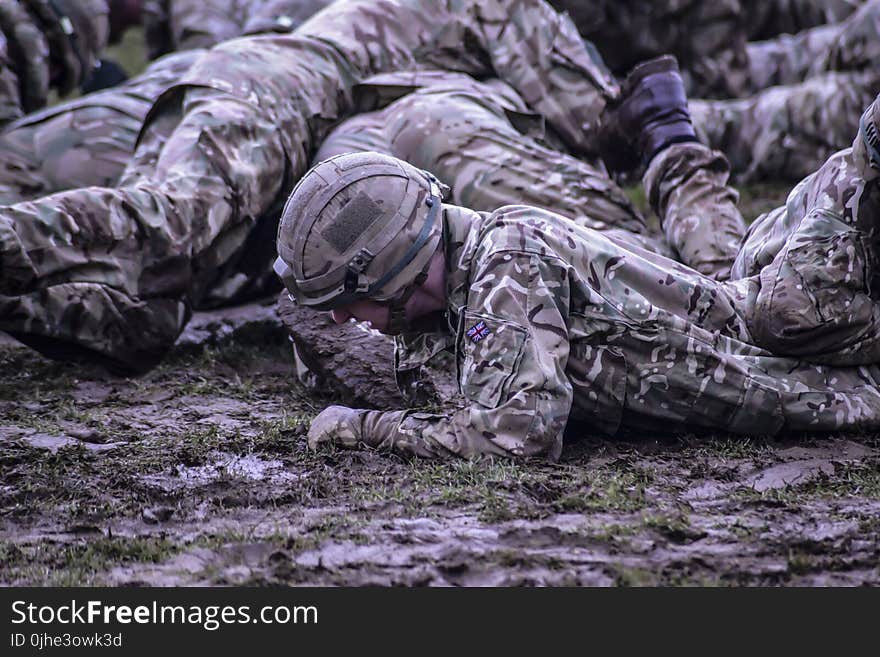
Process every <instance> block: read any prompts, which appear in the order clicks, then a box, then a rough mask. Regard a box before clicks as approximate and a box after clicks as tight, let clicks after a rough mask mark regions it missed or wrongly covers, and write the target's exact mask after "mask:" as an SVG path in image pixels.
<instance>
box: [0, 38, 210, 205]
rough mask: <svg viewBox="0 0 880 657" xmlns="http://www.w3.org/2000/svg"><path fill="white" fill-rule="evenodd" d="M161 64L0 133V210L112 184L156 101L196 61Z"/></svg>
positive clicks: (178, 58)
mask: <svg viewBox="0 0 880 657" xmlns="http://www.w3.org/2000/svg"><path fill="white" fill-rule="evenodd" d="M200 54H201V53H200V52H195V51H190V52H186V53H178V54H174V55H169V56H167V57H163V58H162V59H160V60H158V61H155V62H153V63H152V64H151V65H150V66H149V67H148V68H147V69H146V70H145V71H144V72H143V73H141V74H140V75H138V76H136V77H134V78H132V79H131V80H129V81H128V82H126V83H125V84H123V85H120V86H118V87H113V88H111V89H108V90H106V91H101V92H99V93H92V94H87V95H85V96H82V97H79V98H76V99H73V100H70V101H67V102H64V103H59V104H57V105H54V106H53V107H50V108H48V109H46V110H43V111H41V112H37V113H34V114H30V115H28V116H26V117H24V118H23V119H20V120H18V121H15V122H14V123H11V124H9V125H8V126H7V127H6V129H5V130H4V131H3V132H2V133H0V204H7V205H8V204H11V203H17V202H19V201H24V200H28V199H31V198H37V197H40V196H46V195H48V194H54V193H55V192H59V191H63V190H66V189H74V188H78V187H92V186H97V187H109V186H113V185H115V184H116V182H117V181H118V180H119V177H120V175H121V174H122V172H123V171H124V170H125V167H126V165H127V164H128V162H129V160H130V159H131V158H132V155H133V153H134V150H135V144H136V142H137V138H138V134H139V133H140V131H141V128H142V127H143V122H144V118H145V117H146V115H147V112H148V111H149V109H150V107H151V105H152V104H153V102H154V101H155V100H156V98H158V97H159V95H160V94H161V93H162V92H163V91H164V90H165V89H167V88H168V87H169V86H171V85H172V84H175V83H176V82H177V81H178V80H179V79H180V77H181V76H182V75H183V74H184V73H185V72H186V71H187V70H188V69H189V67H190V66H192V64H193V63H194V62H195V61H196V59H197V58H198V57H199V56H200Z"/></svg>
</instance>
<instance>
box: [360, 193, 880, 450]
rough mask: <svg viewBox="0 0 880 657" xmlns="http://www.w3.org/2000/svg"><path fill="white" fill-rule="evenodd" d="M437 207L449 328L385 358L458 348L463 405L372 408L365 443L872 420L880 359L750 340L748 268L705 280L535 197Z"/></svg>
mask: <svg viewBox="0 0 880 657" xmlns="http://www.w3.org/2000/svg"><path fill="white" fill-rule="evenodd" d="M445 217H446V226H447V234H446V245H447V246H446V249H447V253H446V255H447V265H448V270H447V303H448V312H447V315H448V326H447V327H442V330H439V331H438V332H437V333H436V334H427V335H420V336H416V337H415V338H409V339H399V340H398V345H397V346H398V355H397V357H396V360H397V366H398V367H399V368H400V369H402V370H412V369H413V368H415V367H417V366H418V365H419V363H420V362H422V361H423V360H424V359H425V358H428V357H430V356H431V355H433V354H436V353H438V352H439V351H440V350H442V349H444V348H452V349H454V351H455V354H456V363H457V372H458V379H459V386H460V390H461V393H462V395H463V397H464V399H465V403H466V405H465V406H464V407H463V408H460V409H458V410H456V411H454V412H453V413H450V414H442V413H441V414H436V413H420V412H411V411H394V412H379V411H370V412H367V413H365V414H364V415H363V416H362V417H363V420H362V422H363V425H362V435H363V440H364V442H366V443H367V444H371V445H374V446H384V447H392V448H394V449H396V450H399V451H403V452H406V453H412V454H417V455H420V456H448V455H450V454H455V455H462V456H471V455H475V454H484V453H487V454H501V455H507V456H535V455H541V456H546V457H549V458H556V457H558V456H559V454H560V451H561V449H562V434H563V429H564V428H565V426H566V423H567V422H568V419H569V417H571V418H573V419H576V420H580V421H584V422H586V423H588V424H589V426H590V427H592V428H593V429H597V430H600V431H602V432H605V433H609V434H614V433H615V432H617V431H618V430H619V429H621V428H631V429H647V430H652V431H655V432H660V431H675V430H687V431H693V430H695V429H699V428H713V429H719V430H727V431H731V432H736V433H761V434H774V433H777V432H779V431H781V430H783V429H786V430H826V431H827V430H833V429H863V428H866V427H876V426H878V425H880V387H878V383H880V367H877V366H876V365H870V366H862V367H849V368H846V367H843V368H840V367H838V368H835V367H826V366H822V365H817V364H815V363H806V362H801V361H799V360H796V359H794V358H785V357H777V356H774V355H773V354H771V353H770V352H769V351H767V350H765V349H761V348H759V347H757V346H755V345H754V344H752V338H751V334H750V332H749V328H748V321H747V317H748V316H749V315H750V314H751V313H753V312H754V310H755V305H754V299H753V297H752V296H750V295H749V291H750V290H751V286H752V284H753V282H754V281H753V280H751V279H749V280H745V281H742V282H735V283H717V282H715V283H714V285H715V287H713V285H712V282H711V281H709V279H706V278H704V277H702V276H700V275H699V274H697V273H696V272H694V271H693V270H690V269H688V268H686V267H684V266H682V265H680V264H678V263H676V262H674V261H671V260H668V259H665V258H663V257H661V256H657V255H656V254H653V253H649V252H647V251H641V250H639V249H637V248H635V247H630V246H621V245H619V244H617V243H615V242H614V241H613V240H611V239H608V238H607V237H606V236H605V235H603V234H602V233H599V232H596V231H592V230H590V229H588V228H581V227H578V226H575V225H574V224H572V223H571V222H570V221H567V220H566V219H564V218H562V217H560V216H559V215H555V214H553V213H550V212H547V211H544V210H540V209H537V208H531V207H526V206H508V207H506V208H501V209H499V210H497V211H496V212H494V213H491V214H486V213H480V214H477V213H473V212H471V211H469V210H463V209H461V208H455V207H447V208H446V215H445ZM722 288H723V289H724V290H726V291H727V292H726V293H725V294H719V293H718V290H719V289H722Z"/></svg>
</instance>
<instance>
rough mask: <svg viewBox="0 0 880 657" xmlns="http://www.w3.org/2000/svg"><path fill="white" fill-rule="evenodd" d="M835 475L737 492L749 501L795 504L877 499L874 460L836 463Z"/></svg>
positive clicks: (879, 487) (879, 486) (879, 470)
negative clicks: (815, 501)
mask: <svg viewBox="0 0 880 657" xmlns="http://www.w3.org/2000/svg"><path fill="white" fill-rule="evenodd" d="M834 465H835V472H834V474H824V473H823V474H820V475H819V476H817V477H816V478H815V479H814V480H812V481H807V482H804V483H802V484H792V485H789V486H785V487H782V488H774V489H771V490H768V491H763V492H761V491H756V490H753V489H750V488H741V489H739V490H738V491H737V493H736V494H737V495H738V496H739V497H741V498H744V499H746V500H748V501H760V502H763V503H770V504H778V505H780V506H798V505H799V504H801V503H803V502H807V501H814V500H820V499H821V500H841V499H844V498H857V499H871V500H877V499H880V467H878V463H877V462H876V461H865V462H857V463H835V464H834Z"/></svg>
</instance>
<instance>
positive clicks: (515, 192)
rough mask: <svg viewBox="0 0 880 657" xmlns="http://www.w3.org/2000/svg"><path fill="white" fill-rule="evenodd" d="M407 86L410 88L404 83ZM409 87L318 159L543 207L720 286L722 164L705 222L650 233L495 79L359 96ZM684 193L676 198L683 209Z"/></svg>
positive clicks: (674, 216)
mask: <svg viewBox="0 0 880 657" xmlns="http://www.w3.org/2000/svg"><path fill="white" fill-rule="evenodd" d="M408 85H409V86H408ZM410 87H413V88H414V90H413V91H412V92H411V93H409V94H408V95H406V96H404V97H403V98H401V99H399V100H396V101H394V102H392V103H391V104H390V105H388V106H387V107H385V108H384V109H382V110H380V111H377V112H371V113H365V114H360V115H358V116H356V117H354V118H351V119H348V120H347V121H345V122H343V123H342V124H341V125H340V126H338V127H337V128H336V129H334V130H333V131H332V132H331V133H330V134H329V135H328V136H327V138H326V139H325V140H324V142H323V143H322V144H321V147H320V149H319V150H318V153H317V154H316V157H315V160H316V161H320V160H322V159H326V158H328V157H331V156H333V155H338V154H341V153H348V152H354V151H377V152H381V153H385V154H387V155H393V156H394V157H398V158H400V159H403V160H406V161H408V162H410V163H412V164H414V165H416V166H418V167H420V168H422V169H425V170H427V171H431V172H432V173H434V175H436V176H438V177H439V178H440V180H442V181H443V182H444V183H446V184H448V185H449V187H450V188H451V191H450V194H449V198H448V199H447V200H448V201H450V202H451V203H453V204H455V205H460V206H463V207H467V208H470V209H473V210H477V211H486V212H491V211H494V210H496V209H497V208H499V207H501V206H504V205H511V204H524V205H531V206H534V207H539V208H544V209H547V210H550V211H552V212H555V213H557V214H561V215H563V216H566V217H568V218H570V219H571V220H572V221H574V222H575V223H577V224H579V225H581V226H585V227H588V228H592V229H595V230H600V231H602V232H603V233H605V234H606V235H607V236H609V237H611V238H612V239H614V240H617V241H620V242H621V243H626V244H629V245H632V246H634V247H637V248H642V249H647V250H650V251H653V252H655V253H658V254H662V255H666V256H669V257H676V258H678V259H680V261H681V262H684V263H686V264H687V265H688V266H690V267H693V268H694V269H696V270H697V271H699V272H700V273H702V274H704V275H706V276H711V277H713V278H715V279H718V280H724V279H726V278H728V277H729V276H730V267H731V264H732V262H733V259H734V258H735V256H736V254H737V252H738V249H739V243H740V241H741V239H742V235H743V233H744V231H745V224H744V222H743V220H742V216H741V215H740V213H739V212H738V211H737V209H736V200H737V195H736V192H734V191H733V190H732V189H730V188H729V187H727V186H726V185H725V182H726V174H725V173H724V172H725V171H726V169H725V165H724V162H723V158H722V157H721V156H720V155H719V154H715V160H713V162H712V163H711V164H707V168H710V169H712V168H714V170H716V171H717V172H718V175H717V176H714V177H713V178H712V179H711V180H710V179H709V178H707V177H706V175H705V174H703V173H697V174H695V175H697V177H699V178H702V179H704V185H703V186H702V187H701V188H700V194H701V195H704V196H705V197H707V198H710V199H712V200H713V201H715V202H716V203H715V205H716V207H717V210H716V211H715V212H713V213H712V215H711V216H709V217H706V216H700V217H697V216H693V215H688V214H687V213H685V212H676V213H669V217H668V218H667V220H666V221H665V222H664V223H663V232H662V234H658V233H655V232H653V231H652V230H651V229H650V228H649V227H648V225H647V223H646V222H645V219H644V217H643V216H642V215H641V214H640V213H639V211H638V210H637V209H636V208H635V207H634V206H633V204H632V203H631V202H630V200H629V199H628V198H627V196H626V194H625V193H624V192H623V190H622V189H620V187H618V185H617V184H616V183H615V182H614V181H613V180H611V178H610V177H609V176H608V174H607V173H606V171H605V169H604V167H603V166H602V165H601V163H599V162H598V161H596V162H590V161H588V160H585V159H580V158H575V157H573V156H572V155H569V154H568V153H566V152H564V150H562V148H563V147H562V146H560V145H559V144H558V143H557V142H558V140H556V139H554V138H553V136H552V134H551V133H550V131H548V130H546V129H545V126H544V125H543V121H542V120H541V118H540V117H539V116H537V115H533V114H528V113H527V108H526V106H525V103H524V102H523V101H522V99H521V98H520V97H519V96H518V95H517V94H516V92H515V91H514V90H513V89H512V88H510V87H509V86H508V85H506V84H504V83H503V82H501V81H500V80H492V81H488V82H483V83H481V82H477V81H475V80H473V79H472V78H469V77H468V76H464V75H455V74H450V73H448V72H443V73H440V72H437V73H427V74H426V73H423V74H420V75H419V77H418V80H417V81H416V80H414V79H410V78H407V77H403V76H394V77H388V76H386V77H384V78H383V79H381V80H373V81H370V80H368V81H366V82H365V83H364V84H363V85H362V86H361V89H360V91H361V92H362V93H373V94H376V95H377V96H382V94H383V91H384V90H386V89H397V90H400V89H404V88H406V89H409V88H410ZM686 194H687V192H685V191H682V192H681V195H682V198H681V204H682V205H684V204H685V201H686V198H685V195H686Z"/></svg>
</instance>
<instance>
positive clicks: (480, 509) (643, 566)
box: [0, 302, 880, 586]
mask: <svg viewBox="0 0 880 657" xmlns="http://www.w3.org/2000/svg"><path fill="white" fill-rule="evenodd" d="M316 326H317V325H315V324H309V326H308V327H307V326H306V325H305V323H303V324H302V325H301V330H302V331H303V336H304V339H307V340H310V341H311V343H312V344H316V345H318V346H319V348H317V349H316V351H315V353H314V354H313V356H314V357H315V358H316V359H317V361H318V362H319V364H321V363H323V364H324V366H326V367H325V369H327V371H329V372H331V373H332V374H333V376H334V377H335V381H336V383H333V381H331V382H330V383H329V384H327V383H326V382H325V386H324V388H323V392H321V393H320V394H316V393H313V392H308V391H306V390H305V389H304V388H303V387H302V386H301V385H300V384H299V383H298V382H297V377H296V375H295V371H294V365H293V360H292V357H291V347H290V342H289V339H288V335H287V331H286V330H285V328H284V327H283V325H282V323H281V321H280V320H279V318H278V317H277V315H276V313H275V310H274V303H272V302H267V303H266V304H262V305H253V306H249V307H244V308H240V309H236V310H233V311H229V312H218V313H212V314H205V315H199V316H198V317H197V318H196V320H195V321H194V322H193V324H192V325H191V326H190V327H189V329H188V330H187V333H186V334H185V335H184V336H183V337H182V339H181V341H180V343H179V344H178V346H177V348H176V349H175V350H174V352H173V353H172V354H171V355H170V356H169V358H168V359H167V360H166V361H165V362H164V363H163V364H162V365H161V366H160V367H159V368H158V369H157V370H155V371H154V372H152V373H150V374H148V375H147V376H144V377H141V378H132V379H126V378H118V377H113V376H112V375H109V374H107V373H106V372H104V371H103V370H101V369H99V368H97V367H91V366H88V365H71V364H60V363H53V362H51V361H48V360H46V359H43V358H42V357H40V356H39V355H37V354H35V353H34V352H32V351H30V350H28V349H26V348H24V347H21V346H19V345H17V344H16V343H14V342H11V341H4V342H2V343H0V363H2V372H3V373H4V374H3V378H2V380H0V583H2V584H6V585H51V584H61V585H70V584H100V585H137V584H155V585H187V584H207V585H215V584H267V583H270V584H306V585H360V584H380V585H392V584H402V585H440V586H445V585H564V584H583V585H652V584H668V585H722V586H724V585H863V584H871V585H876V584H878V583H880V570H878V564H880V439H878V437H877V436H876V435H865V436H841V435H833V436H813V437H801V436H788V437H785V438H783V439H778V440H767V439H763V438H760V437H753V438H742V437H729V436H723V435H719V436H694V435H683V436H672V437H670V436H651V435H644V436H637V437H628V438H627V439H626V440H614V441H611V440H600V439H598V438H596V437H595V436H591V435H588V434H584V433H583V432H581V431H577V430H573V431H571V432H569V433H570V436H569V438H570V444H567V446H566V449H565V451H564V454H563V458H562V460H561V462H560V463H558V464H547V463H543V462H540V461H533V462H522V463H511V462H508V461H502V460H484V461H477V462H466V461H458V462H452V463H433V462H427V461H418V460H414V461H407V460H404V459H401V458H399V457H396V456H393V455H388V454H381V453H376V452H369V451H368V452H350V451H342V450H339V451H337V450H333V449H330V448H328V449H325V450H323V451H319V452H310V451H308V450H307V449H306V440H305V430H306V427H307V426H308V422H309V421H310V419H311V418H312V417H314V415H315V414H316V413H317V412H319V411H320V409H321V408H323V406H324V405H326V404H328V403H331V402H344V403H351V402H352V400H357V401H359V402H363V403H365V404H369V405H373V406H381V405H383V404H390V403H392V402H395V401H396V400H395V399H394V398H393V394H396V392H394V390H393V388H391V387H389V383H390V379H389V378H388V377H389V376H390V374H389V373H388V372H389V370H387V369H376V370H375V371H374V372H373V374H372V375H371V377H367V378H364V377H363V373H362V371H361V374H360V375H359V376H361V378H360V379H359V378H357V377H355V376H354V375H353V370H355V369H358V368H362V366H363V359H370V358H377V355H378V354H381V355H382V357H383V358H384V357H385V356H386V354H387V355H389V356H390V353H391V352H390V345H388V344H387V343H385V342H383V339H382V338H379V337H377V336H369V335H368V334H364V333H363V331H362V330H361V329H359V328H357V327H353V326H348V325H347V326H344V327H333V326H332V325H330V324H326V325H323V326H318V327H317V328H316ZM337 330H338V331H339V332H338V333H334V331H337ZM308 331H314V332H313V333H310V334H309V335H311V337H308V336H306V333H308ZM352 331H356V332H355V333H353V332H352ZM365 335H368V337H369V339H366V338H364V337H363V336H365ZM370 340H373V341H374V342H371V341H370ZM375 340H378V342H375ZM321 344H324V345H325V346H326V345H331V346H332V345H336V346H335V347H333V348H332V349H329V350H328V349H325V346H320V345H321ZM342 344H347V345H348V346H349V347H350V346H352V345H354V344H359V345H360V346H361V347H362V348H363V351H362V353H360V355H359V356H357V357H350V356H347V357H345V358H337V356H338V355H339V354H338V353H336V352H338V348H337V347H338V346H339V345H342ZM334 349H335V350H336V352H334ZM381 350H385V351H381ZM350 370H351V371H350ZM341 384H345V385H347V386H349V387H348V388H347V389H342V390H340V389H339V388H337V387H335V386H336V385H341ZM383 395H385V396H383ZM388 395H390V396H388Z"/></svg>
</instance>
